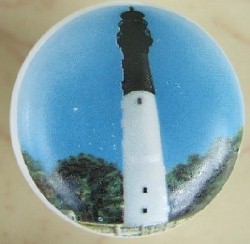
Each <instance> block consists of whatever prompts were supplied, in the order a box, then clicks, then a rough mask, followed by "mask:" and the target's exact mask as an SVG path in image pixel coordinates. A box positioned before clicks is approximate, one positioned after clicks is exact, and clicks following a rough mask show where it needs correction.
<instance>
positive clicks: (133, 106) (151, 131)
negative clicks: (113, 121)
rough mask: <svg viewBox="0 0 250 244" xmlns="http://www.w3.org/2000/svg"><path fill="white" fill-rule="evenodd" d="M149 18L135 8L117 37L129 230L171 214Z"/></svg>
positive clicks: (124, 15)
mask: <svg viewBox="0 0 250 244" xmlns="http://www.w3.org/2000/svg"><path fill="white" fill-rule="evenodd" d="M144 17H145V16H144V14H143V13H142V12H140V11H136V10H135V9H134V8H133V7H130V9H129V10H128V11H125V12H123V13H122V14H121V21H120V22H119V28H120V31H119V32H118V34H117V43H118V45H119V47H120V48H121V50H122V53H123V60H122V68H123V75H124V79H123V81H122V90H123V100H122V129H123V140H122V151H123V172H124V182H123V187H124V223H125V225H127V226H150V225H157V224H162V223H166V222H168V213H169V206H168V198H167V186H166V170H165V166H164V160H163V154H162V145H161V134H160V124H159V118H158V111H157V105H156V100H155V93H156V92H155V88H154V84H153V79H152V75H151V71H150V64H149V58H148V54H149V48H150V46H151V45H152V44H153V38H152V37H151V34H150V31H149V29H148V23H147V22H146V20H145V19H144Z"/></svg>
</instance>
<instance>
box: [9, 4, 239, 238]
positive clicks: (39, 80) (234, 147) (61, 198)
mask: <svg viewBox="0 0 250 244" xmlns="http://www.w3.org/2000/svg"><path fill="white" fill-rule="evenodd" d="M243 126H244V110H243V100H242V95H241V91H240V87H239V82H238V79H237V76H236V74H235V72H234V70H233V68H232V65H231V64H230V62H229V60H228V58H227V57H226V56H225V54H224V52H223V51H222V49H221V48H220V47H219V46H218V45H217V44H216V42H215V41H214V40H213V39H212V38H211V37H210V36H209V35H208V34H207V33H206V32H204V31H203V30H202V29H201V28H200V27H198V26H197V25H196V24H194V23H192V22H191V21H189V20H187V19H185V18H183V17H181V16H179V15H177V14H175V13H173V12H170V11H167V10H163V9H159V8H155V7H150V6H144V5H136V4H135V5H133V6H132V5H128V4H127V5H126V4H124V5H105V6H99V7H96V8H92V9H88V10H84V11H80V12H77V13H75V14H73V15H72V16H70V17H69V18H67V19H65V20H63V21H62V22H61V23H59V24H58V25H56V26H55V27H53V28H52V29H51V30H50V31H49V32H48V33H47V34H45V36H44V37H42V38H41V40H40V41H39V42H38V43H37V44H36V45H35V47H34V48H33V50H32V51H31V52H30V54H29V56H28V57H27V59H26V61H25V63H24V65H23V66H22V68H21V70H20V72H19V75H18V78H17V82H16V85H15V88H14V92H13V98H12V109H11V131H12V142H13V147H14V151H15V154H16V157H17V160H18V163H19V166H20V168H21V170H22V172H23V174H24V175H25V177H26V179H27V180H28V182H29V184H30V186H31V187H32V188H33V190H34V191H35V192H36V193H37V195H38V196H39V197H40V199H41V200H42V201H43V202H44V203H45V204H46V205H47V206H48V207H49V208H51V209H52V210H53V211H56V212H57V213H58V214H59V215H60V216H61V217H63V218H64V219H65V220H68V221H69V222H71V223H74V224H75V225H77V226H79V227H83V228H85V229H87V230H90V231H94V232H95V233H99V234H105V235H109V236H120V237H134V236H142V235H148V234H152V233H157V232H161V231H165V230H166V229H169V228H172V227H174V226H175V225H176V224H178V223H179V222H181V221H182V220H185V219H187V218H189V217H191V216H193V215H194V214H195V213H197V212H198V211H200V210H202V209H203V208H204V207H205V206H206V205H207V204H208V203H209V202H210V201H211V200H212V199H213V198H214V197H215V196H216V194H217V193H218V192H219V191H220V190H221V188H222V186H223V185H224V183H225V182H226V181H227V179H228V177H229V175H230V174H231V172H232V170H233V167H234V165H235V162H236V159H237V156H238V153H239V148H240V144H241V139H242V133H243Z"/></svg>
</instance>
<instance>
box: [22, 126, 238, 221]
mask: <svg viewBox="0 0 250 244" xmlns="http://www.w3.org/2000/svg"><path fill="white" fill-rule="evenodd" d="M241 138H242V130H240V131H239V133H238V134H237V135H236V136H235V137H234V138H233V139H231V142H230V143H231V145H232V148H231V151H230V153H229V157H228V158H227V161H226V163H225V164H224V167H223V168H222V169H221V170H220V171H218V172H217V173H216V175H214V176H213V177H212V178H211V179H210V180H209V181H208V182H207V184H206V187H204V189H203V190H202V191H201V192H200V193H199V195H197V197H196V198H195V200H194V203H193V204H192V206H191V207H190V208H189V209H187V211H186V213H185V215H192V214H193V213H195V212H197V211H199V210H200V209H202V208H203V207H204V206H205V205H206V204H207V203H208V202H209V201H210V200H211V199H212V198H213V197H214V196H215V195H216V194H217V193H218V191H219V190H220V188H221V187H222V185H223V184H224V183H225V181H226V179H227V178H228V176H229V175H230V173H231V171H232V169H233V165H234V163H235V160H236V158H237V152H238V149H239V145H240V141H241ZM23 157H24V160H25V162H26V165H27V167H28V169H29V172H30V175H31V177H32V178H33V180H34V182H35V184H36V185H37V187H38V188H39V189H40V191H41V192H42V193H43V194H44V196H45V197H46V198H47V199H48V201H49V202H50V203H51V204H53V205H54V206H55V207H56V208H58V209H59V210H62V211H64V210H72V211H74V213H75V214H76V217H77V219H78V220H79V221H87V222H103V223H122V222H123V185H122V182H123V177H122V173H121V171H120V170H119V169H118V168H117V167H116V166H115V165H114V164H112V163H109V162H107V161H105V160H103V159H100V158H96V157H94V156H92V155H88V154H83V153H80V154H79V155H77V156H70V157H68V158H66V159H63V160H59V161H58V164H57V167H56V168H55V170H54V172H53V173H52V174H51V175H50V176H48V175H47V174H46V173H45V172H44V171H43V169H42V167H41V163H39V162H38V161H36V160H34V159H33V158H32V157H31V156H30V155H29V154H28V153H27V152H23ZM204 157H205V155H199V154H193V155H190V156H189V157H188V159H187V162H186V163H180V164H177V165H176V167H175V168H174V169H173V170H172V171H171V172H169V173H168V175H167V177H166V179H167V185H168V191H169V194H172V193H173V192H174V191H175V190H176V189H178V187H180V186H181V185H182V184H185V182H188V181H189V180H191V179H192V178H193V177H194V176H195V174H196V171H197V169H198V168H199V165H200V164H201V162H202V161H203V159H204Z"/></svg>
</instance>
